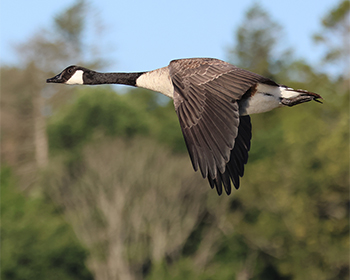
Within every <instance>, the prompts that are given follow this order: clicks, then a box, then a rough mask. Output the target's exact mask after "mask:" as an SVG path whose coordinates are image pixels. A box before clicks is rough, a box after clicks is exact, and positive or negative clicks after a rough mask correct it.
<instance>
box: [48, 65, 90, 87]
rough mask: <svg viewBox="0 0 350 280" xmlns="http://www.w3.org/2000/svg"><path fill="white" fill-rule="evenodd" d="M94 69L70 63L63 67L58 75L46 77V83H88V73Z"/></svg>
mask: <svg viewBox="0 0 350 280" xmlns="http://www.w3.org/2000/svg"><path fill="white" fill-rule="evenodd" d="M93 72H94V71H92V70H89V69H87V68H84V67H81V66H76V65H72V66H69V67H67V68H66V69H64V70H63V71H62V72H61V73H59V74H58V75H56V76H54V77H52V78H50V79H47V80H46V82H47V83H58V84H67V85H83V84H88V77H87V76H88V75H89V74H91V73H93Z"/></svg>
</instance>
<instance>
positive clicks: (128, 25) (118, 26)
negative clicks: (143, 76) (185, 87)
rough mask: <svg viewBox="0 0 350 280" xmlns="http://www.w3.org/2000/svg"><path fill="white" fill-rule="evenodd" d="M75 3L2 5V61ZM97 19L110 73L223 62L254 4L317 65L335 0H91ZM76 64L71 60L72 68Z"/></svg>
mask: <svg viewBox="0 0 350 280" xmlns="http://www.w3.org/2000/svg"><path fill="white" fill-rule="evenodd" d="M74 2H75V1H74V0H60V1H47V0H32V1H28V0H14V1H1V2H0V36H1V40H0V58H1V63H2V64H16V63H17V64H18V63H19V60H18V58H17V54H16V52H15V51H14V50H13V46H14V45H15V44H18V43H23V42H25V41H26V40H28V39H29V38H30V37H31V36H33V35H34V33H36V32H39V31H40V30H41V29H42V28H46V29H50V27H51V26H52V22H53V18H54V16H55V15H57V14H58V13H60V12H61V11H63V10H64V9H66V8H67V7H69V6H70V5H72V4H73V3H74ZM89 2H90V4H91V6H92V8H93V11H94V15H95V16H94V17H93V18H91V21H93V20H95V18H100V19H101V20H102V22H103V24H104V26H105V27H106V28H105V31H104V37H103V38H104V41H105V43H106V44H107V45H108V46H109V53H107V54H105V57H107V58H110V59H111V61H112V63H111V64H110V65H109V66H108V69H106V70H108V71H144V70H152V69H155V68H159V67H163V66H166V65H167V64H168V63H169V61H170V60H172V59H175V58H185V57H215V58H220V59H223V60H225V59H227V48H228V47H230V46H232V45H233V43H234V37H233V34H234V31H235V30H236V28H237V27H238V26H239V25H240V24H241V22H242V20H243V18H244V14H245V12H246V11H247V9H248V8H249V7H251V5H252V4H253V3H255V2H259V3H260V4H261V6H262V7H263V8H264V9H265V10H266V11H268V12H269V14H270V15H271V17H272V19H273V20H275V21H276V22H278V23H279V24H280V25H281V26H282V27H283V31H284V36H283V37H281V39H280V45H281V46H286V47H291V48H292V49H293V50H294V51H295V54H296V56H297V57H301V58H304V59H306V60H307V61H309V62H311V63H314V64H317V63H318V61H319V60H320V56H321V54H322V50H321V48H320V47H318V46H316V45H315V44H314V43H313V42H312V40H311V36H312V34H314V33H315V32H317V31H319V30H320V21H321V18H322V17H323V16H324V15H325V14H327V13H328V11H329V10H330V9H331V8H333V7H334V5H335V4H336V3H337V2H338V1H334V0H293V1H281V0H261V1H256V0H240V1H236V0H231V1H229V0H216V1H206V0H200V1H191V0H177V1H160V0H153V1H136V0H128V1H108V0H91V1H89ZM74 63H75V62H74V61H72V62H71V64H74Z"/></svg>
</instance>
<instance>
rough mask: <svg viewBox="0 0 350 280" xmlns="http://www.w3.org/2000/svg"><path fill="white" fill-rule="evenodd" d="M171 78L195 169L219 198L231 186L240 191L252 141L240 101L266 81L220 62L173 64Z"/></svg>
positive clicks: (247, 118) (186, 60)
mask: <svg viewBox="0 0 350 280" xmlns="http://www.w3.org/2000/svg"><path fill="white" fill-rule="evenodd" d="M169 73H170V77H171V79H172V82H173V85H174V104H175V110H176V113H177V115H178V118H179V121H180V125H181V129H182V133H183V135H184V138H185V142H186V146H187V150H188V152H189V155H190V158H191V162H192V165H193V168H194V170H195V171H197V170H198V167H199V169H200V171H201V174H202V176H203V178H208V181H209V184H210V186H211V188H214V187H215V188H216V190H217V192H218V194H219V195H220V194H221V193H222V188H223V187H224V189H225V191H226V193H227V194H230V193H231V181H232V183H233V184H234V186H235V188H236V189H238V188H239V184H240V182H239V177H242V176H243V173H244V164H246V163H247V160H248V151H249V149H250V140H251V123H250V117H249V116H239V103H238V101H239V100H240V99H241V98H242V96H243V95H244V94H245V93H246V92H247V91H248V90H249V89H251V88H252V87H254V86H255V85H256V83H257V82H264V81H266V80H267V79H266V78H263V77H261V76H259V75H257V74H254V73H251V72H249V71H246V70H243V69H240V68H237V67H235V66H233V65H231V64H229V63H226V62H223V61H220V60H216V59H183V60H174V61H172V62H171V63H170V65H169ZM267 81H269V80H267Z"/></svg>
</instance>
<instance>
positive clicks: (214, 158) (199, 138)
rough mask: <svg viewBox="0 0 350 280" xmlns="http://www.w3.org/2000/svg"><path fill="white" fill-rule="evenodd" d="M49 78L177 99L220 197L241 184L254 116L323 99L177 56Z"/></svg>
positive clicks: (188, 137)
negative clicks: (143, 65)
mask: <svg viewBox="0 0 350 280" xmlns="http://www.w3.org/2000/svg"><path fill="white" fill-rule="evenodd" d="M47 82H48V83H64V84H82V85H97V84H124V85H130V86H135V87H142V88H146V89H150V90H153V91H157V92H160V93H162V94H164V95H166V96H168V97H170V98H172V99H173V100H174V105H175V110H176V113H177V116H178V118H179V121H180V125H181V129H182V133H183V136H184V138H185V142H186V146H187V150H188V152H189V155H190V158H191V161H192V165H193V168H194V170H195V171H197V170H198V167H199V169H200V171H201V173H202V176H203V178H208V181H209V184H210V186H211V188H214V186H215V187H216V190H217V192H218V194H219V195H221V193H222V185H223V186H224V188H225V191H226V193H227V194H228V195H229V194H230V193H231V181H232V182H233V184H234V186H235V188H236V189H238V188H239V177H242V176H243V172H244V165H245V164H246V163H247V160H248V151H249V149H250V140H251V135H252V134H251V123H250V116H249V115H250V114H255V113H262V112H267V111H270V110H272V109H274V108H277V107H283V106H294V105H297V104H300V103H303V102H308V101H311V100H315V101H317V102H320V101H319V100H318V99H322V97H321V96H320V95H318V94H316V93H312V92H308V91H305V90H299V89H298V90H294V89H292V88H289V87H287V86H284V85H279V84H277V83H275V82H274V81H272V80H270V79H268V78H264V77H262V76H260V75H258V74H255V73H252V72H249V71H247V70H243V69H240V68H238V67H236V66H234V65H232V64H229V63H227V62H224V61H221V60H218V59H213V58H189V59H179V60H173V61H171V62H170V64H169V66H167V67H163V68H160V69H156V70H153V71H147V72H138V73H136V72H135V73H99V72H95V71H92V70H89V69H86V68H84V67H80V66H69V67H67V68H66V69H65V70H63V71H62V72H61V73H60V74H58V75H56V76H55V77H53V78H51V79H48V80H47ZM320 103H321V102H320Z"/></svg>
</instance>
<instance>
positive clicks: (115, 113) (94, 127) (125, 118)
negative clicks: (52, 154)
mask: <svg viewBox="0 0 350 280" xmlns="http://www.w3.org/2000/svg"><path fill="white" fill-rule="evenodd" d="M48 135H49V140H50V147H51V149H52V150H56V151H60V150H61V149H75V148H79V147H82V145H83V144H85V143H87V142H89V141H91V140H92V139H95V138H101V137H103V136H120V137H129V138H130V137H133V136H135V135H150V136H152V137H154V138H156V139H157V140H158V141H159V142H161V143H164V144H166V145H168V146H169V147H170V148H171V149H172V150H174V151H182V152H183V151H185V150H186V147H185V145H184V140H183V137H182V134H181V129H180V125H179V121H178V119H177V116H176V114H175V110H174V105H173V104H172V102H168V103H167V104H166V105H159V102H158V99H157V97H156V95H155V93H152V92H149V91H146V90H143V89H135V90H131V91H130V92H128V93H126V94H123V95H119V94H117V93H116V92H114V91H112V90H111V89H109V88H106V87H94V88H92V89H84V90H81V91H79V93H78V96H77V98H76V99H75V101H74V102H73V103H71V104H69V105H67V106H66V107H65V108H64V109H63V110H62V111H61V112H60V113H58V114H56V115H54V116H53V117H52V118H51V120H50V123H49V125H48Z"/></svg>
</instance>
